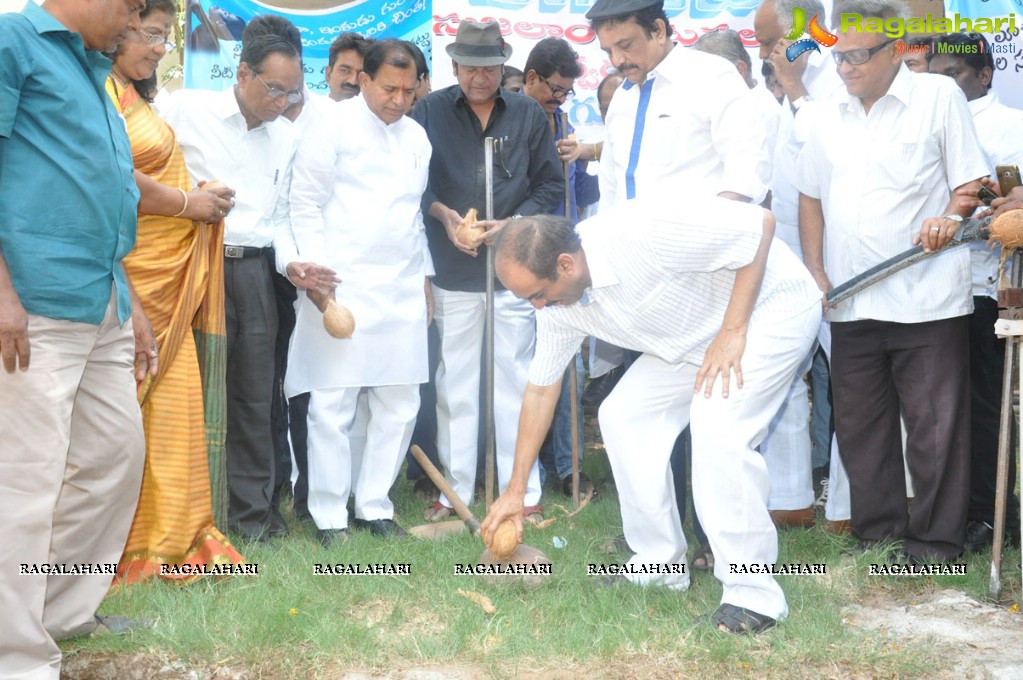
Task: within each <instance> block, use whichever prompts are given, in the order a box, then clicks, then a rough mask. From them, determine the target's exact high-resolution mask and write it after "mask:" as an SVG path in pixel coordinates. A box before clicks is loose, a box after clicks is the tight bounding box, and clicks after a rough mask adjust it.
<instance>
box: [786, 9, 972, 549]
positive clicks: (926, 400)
mask: <svg viewBox="0 0 1023 680" xmlns="http://www.w3.org/2000/svg"><path fill="white" fill-rule="evenodd" d="M853 13H855V14H860V15H862V16H863V17H864V20H866V19H867V18H870V17H873V18H877V19H884V20H887V19H895V18H904V17H906V16H907V14H906V8H905V5H904V4H903V3H901V2H899V1H898V0H845V1H840V2H837V3H836V4H835V8H834V11H833V15H832V17H833V25H840V24H841V17H842V15H843V14H853ZM894 42H895V41H894V40H892V39H890V38H888V37H886V36H884V35H880V34H877V33H866V32H859V31H856V30H849V31H839V32H838V43H837V44H836V45H835V47H834V49H833V51H832V57H833V58H834V60H835V63H836V65H837V69H838V75H839V77H840V78H841V79H842V81H843V82H844V84H845V88H846V92H847V94H846V95H845V96H844V97H842V98H841V99H840V100H839V103H838V104H837V106H836V107H835V108H834V110H833V112H832V115H831V116H829V117H828V119H827V120H825V121H823V122H822V124H821V125H819V126H817V127H816V128H815V129H814V131H813V133H812V135H811V137H810V139H809V141H808V142H807V144H806V146H805V147H804V149H803V152H802V154H801V156H800V159H799V174H798V177H797V186H798V188H799V190H800V192H801V196H800V205H799V214H800V238H801V242H802V248H803V256H804V261H805V263H806V265H807V267H808V268H809V269H810V272H811V273H812V274H813V275H814V278H816V280H817V283H818V286H819V287H820V289H821V290H822V291H823V292H825V293H826V292H827V291H828V290H829V289H830V288H831V287H832V282H835V283H840V282H842V281H845V280H847V279H849V278H851V277H853V276H855V275H856V274H859V273H860V272H862V271H863V270H865V269H868V268H869V267H872V266H874V265H876V264H877V263H878V262H880V261H882V260H884V259H886V258H888V257H890V256H893V255H895V254H897V253H899V252H901V251H903V250H905V249H907V248H909V247H911V246H913V245H916V244H922V245H923V247H924V249H925V250H926V251H935V250H937V249H939V248H941V247H942V246H944V245H945V244H946V243H948V242H949V241H950V240H951V239H952V237H953V235H954V234H955V232H956V230H957V229H958V228H959V226H960V223H961V221H962V218H963V217H964V216H965V214H967V212H968V209H967V208H962V207H960V206H959V204H958V201H957V200H955V199H954V197H953V192H954V191H955V190H956V189H957V188H962V189H968V188H972V189H973V191H974V192H975V191H976V189H977V188H979V186H980V182H979V178H980V177H983V176H984V175H986V174H987V173H988V167H987V163H986V161H985V160H984V156H983V153H982V152H981V151H980V143H979V141H978V139H977V133H976V131H975V129H974V126H973V122H972V120H971V116H970V112H969V109H968V108H967V105H966V98H965V97H964V96H963V93H962V92H961V91H960V90H959V88H958V87H956V85H955V83H954V82H952V80H951V79H949V78H943V77H940V76H936V75H933V74H926V73H922V74H914V73H911V72H910V71H909V70H908V69H907V68H906V66H905V65H904V64H903V61H902V56H901V54H899V52H898V50H896V49H895V45H894ZM970 280H971V277H970V256H969V251H968V250H967V249H965V248H958V249H955V250H952V251H949V252H946V253H943V254H941V255H939V256H937V257H933V258H930V259H928V260H925V261H923V262H920V263H918V264H916V265H914V266H912V267H909V268H907V269H904V270H903V271H901V272H899V273H897V274H895V275H893V276H891V277H890V278H888V279H886V280H885V281H882V282H881V283H879V284H877V285H876V286H873V287H872V288H869V289H867V290H865V291H863V292H862V293H860V294H859V295H857V296H855V297H853V298H851V299H849V300H847V301H844V302H842V303H841V304H840V305H838V306H836V307H834V308H831V309H828V310H827V313H828V317H829V319H830V320H831V322H832V323H831V329H832V362H833V363H832V376H831V386H832V395H833V398H834V416H835V431H836V434H837V436H838V443H839V446H840V447H841V451H842V458H843V462H844V463H845V467H846V471H847V472H848V476H849V486H850V499H851V509H852V520H851V521H852V529H853V531H854V532H855V533H856V534H857V535H858V536H859V537H860V539H861V540H862V541H863V542H864V544H865V545H866V546H870V545H873V544H877V543H880V542H884V541H896V542H900V543H901V550H902V553H901V559H904V560H907V561H922V562H937V561H947V560H951V559H955V558H956V557H957V556H958V555H959V554H960V553H961V552H962V550H963V540H964V537H965V532H966V511H967V506H968V503H969V466H970V410H969V409H970V403H969V370H968V357H969V336H968V323H967V319H968V315H969V314H970V312H971V311H972V310H973V300H972V297H971V294H970ZM900 414H901V415H902V417H903V418H904V419H905V423H906V429H907V432H908V437H907V442H906V459H907V462H908V465H909V470H910V474H911V478H912V483H913V489H914V491H915V501H914V504H913V508H912V513H910V512H909V508H908V507H907V503H906V483H905V476H904V474H903V456H902V435H901V431H900V425H899V420H900Z"/></svg>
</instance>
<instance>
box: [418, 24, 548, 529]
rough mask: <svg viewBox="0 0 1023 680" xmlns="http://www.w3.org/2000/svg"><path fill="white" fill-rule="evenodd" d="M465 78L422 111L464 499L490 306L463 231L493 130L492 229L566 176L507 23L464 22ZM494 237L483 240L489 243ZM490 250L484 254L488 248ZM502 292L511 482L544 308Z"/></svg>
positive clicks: (452, 425) (503, 479)
mask: <svg viewBox="0 0 1023 680" xmlns="http://www.w3.org/2000/svg"><path fill="white" fill-rule="evenodd" d="M447 52H448V54H449V55H450V56H451V59H452V63H453V67H454V72H455V77H456V78H457V79H458V83H457V84H456V85H452V86H450V87H447V88H444V89H442V90H437V91H435V92H432V93H430V94H429V95H427V96H426V98H425V99H423V100H422V101H420V102H419V103H418V104H417V105H416V108H415V110H414V111H413V112H412V117H413V118H414V119H415V120H416V121H418V122H419V123H420V124H421V125H422V126H423V127H424V128H426V133H427V136H428V137H429V138H430V143H431V144H432V145H433V150H434V151H433V157H432V159H431V161H430V184H429V187H428V188H427V190H426V193H425V194H424V196H423V214H424V219H425V222H426V235H427V238H428V240H429V244H430V252H431V254H432V256H433V262H434V268H435V269H436V276H435V277H434V279H433V290H434V297H435V300H436V308H435V313H434V319H435V320H436V322H437V330H438V333H439V336H440V364H439V366H438V368H437V373H436V386H437V430H438V432H437V447H438V450H439V453H440V460H441V463H442V465H443V467H444V468H445V469H446V474H447V476H448V481H449V482H450V483H451V486H452V487H453V489H454V491H455V492H456V493H457V494H458V496H459V498H461V500H462V501H463V502H466V503H468V502H469V501H471V500H472V494H473V490H474V483H475V479H476V461H477V447H478V434H479V422H480V417H479V416H480V408H479V384H480V355H481V349H482V343H483V327H484V318H485V317H486V295H485V291H486V258H485V257H482V256H479V255H481V253H480V252H479V250H478V249H477V248H476V247H473V246H472V244H468V243H465V242H463V241H461V240H460V239H459V237H458V236H457V235H456V230H457V228H458V226H459V225H460V224H461V223H462V220H463V217H464V215H465V214H466V212H467V211H468V210H469V209H470V208H475V209H477V210H478V211H479V212H480V213H482V212H483V210H484V207H485V201H486V196H485V193H486V187H485V181H484V174H485V167H484V164H483V158H484V156H483V152H484V148H483V146H484V144H483V140H484V138H486V137H493V138H495V140H496V149H495V152H494V168H493V175H494V203H493V208H494V218H495V220H496V221H494V222H486V221H484V222H483V223H482V224H483V226H484V227H486V228H487V229H488V230H490V235H493V234H495V233H496V231H497V230H498V229H499V228H500V227H501V226H503V225H504V224H505V223H506V222H507V220H508V219H510V218H513V217H519V216H522V215H536V214H540V213H546V212H552V211H553V210H554V209H555V208H556V206H557V205H558V201H559V200H560V199H561V196H562V191H563V186H564V176H563V174H562V171H561V163H560V161H559V159H558V156H557V152H556V149H555V146H554V141H553V138H552V137H551V133H550V128H549V127H548V125H547V116H546V114H545V113H544V110H543V108H541V107H540V105H539V104H537V103H536V102H535V101H534V100H533V99H532V98H530V97H520V96H518V95H515V96H512V94H511V93H509V92H508V91H506V90H501V89H500V82H501V73H502V71H503V67H504V64H505V62H507V61H508V59H509V58H510V57H511V54H512V48H511V46H510V45H508V44H507V43H505V41H504V39H503V38H502V37H501V31H500V28H499V26H498V24H497V22H493V21H491V22H486V23H477V22H474V21H463V22H461V23H460V24H459V26H458V34H457V36H456V37H455V41H454V43H452V44H451V45H448V46H447ZM485 247H488V246H485V245H483V246H480V248H485ZM478 256H479V257H478ZM498 288H499V289H498V290H497V292H496V293H495V296H494V317H495V319H494V344H495V350H494V355H495V366H494V376H495V386H494V424H495V440H496V442H495V443H496V450H497V468H498V480H499V485H500V487H501V488H502V489H503V488H504V487H505V486H506V485H507V483H508V479H509V477H510V475H511V465H512V459H513V457H514V449H515V437H516V431H517V428H518V420H519V407H520V405H521V403H522V395H523V393H524V391H525V388H526V379H527V371H528V368H529V361H530V358H531V357H532V355H533V342H534V335H535V330H534V329H535V321H534V314H533V308H532V307H531V306H530V305H529V304H528V303H526V302H525V301H522V300H517V299H516V298H515V296H514V295H512V294H511V293H509V292H508V291H506V290H504V289H503V288H502V287H500V286H499V285H498ZM525 506H526V508H525V513H524V514H525V515H526V516H527V517H529V516H533V518H534V519H535V518H536V517H537V516H539V515H540V513H541V508H540V475H539V471H538V469H537V466H536V465H534V466H533V469H532V471H531V472H530V475H529V483H528V491H527V493H526V494H525ZM451 512H452V510H451V507H450V502H449V501H448V499H446V498H443V497H442V498H441V500H440V501H439V502H438V503H435V504H434V505H433V506H432V507H431V508H429V509H428V510H427V513H426V515H427V519H430V520H439V519H442V518H444V517H446V516H448V515H449V514H451Z"/></svg>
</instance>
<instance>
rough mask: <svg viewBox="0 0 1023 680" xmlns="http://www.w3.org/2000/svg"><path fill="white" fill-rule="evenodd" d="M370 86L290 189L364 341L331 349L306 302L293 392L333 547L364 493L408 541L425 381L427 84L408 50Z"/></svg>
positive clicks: (302, 230)
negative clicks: (409, 470) (397, 489)
mask: <svg viewBox="0 0 1023 680" xmlns="http://www.w3.org/2000/svg"><path fill="white" fill-rule="evenodd" d="M360 79H361V81H362V83H361V85H362V94H360V95H359V96H358V97H355V98H352V99H349V100H346V101H344V102H340V103H338V104H337V105H336V106H335V107H334V112H333V114H332V115H331V116H324V117H320V118H316V119H314V120H312V121H310V125H309V127H308V129H307V130H306V131H305V133H304V134H303V138H302V140H301V141H300V143H299V150H298V153H297V155H296V160H295V168H294V178H293V181H292V186H291V206H292V207H291V209H292V229H293V230H294V235H295V242H296V245H297V248H298V256H299V257H300V258H301V259H303V260H312V261H315V262H317V263H320V264H323V265H326V266H329V267H330V268H331V269H333V270H334V271H336V272H337V275H338V277H339V278H340V279H341V283H340V284H338V287H337V290H336V292H335V296H336V299H337V302H338V303H339V304H341V305H343V306H345V307H348V308H349V309H350V310H351V312H352V314H353V316H354V317H355V323H356V327H355V333H354V335H353V336H352V338H350V339H337V338H333V337H331V336H330V335H328V334H327V332H326V330H324V328H323V323H322V320H323V314H322V313H321V311H320V309H318V306H322V304H323V302H324V301H323V300H322V299H318V300H317V301H316V303H314V301H313V299H312V297H316V296H315V295H314V296H310V295H307V294H300V295H299V299H298V302H297V306H298V313H297V317H298V318H297V321H296V325H295V333H294V335H293V337H292V341H291V347H290V350H289V354H288V374H287V378H286V381H285V393H286V394H287V395H288V396H291V395H294V394H299V393H302V392H310V394H311V396H310V402H309V420H308V425H309V436H308V444H309V512H310V514H312V517H313V520H314V521H315V523H316V526H317V528H318V529H319V530H320V532H321V533H320V538H321V540H322V541H324V542H326V543H329V542H331V541H333V540H336V539H338V538H343V536H344V535H343V534H342V533H341V530H343V529H346V528H347V527H348V524H349V522H348V511H347V508H346V504H347V502H348V497H349V495H350V494H351V493H352V492H354V494H355V517H356V520H361V521H362V522H364V523H365V524H364V526H366V528H368V529H370V530H371V531H373V533H374V534H375V535H379V536H391V535H401V534H403V532H402V531H401V529H400V528H399V527H397V525H395V524H394V522H393V516H394V506H393V504H392V503H391V501H390V499H389V498H388V495H387V494H388V491H389V489H390V487H391V485H392V484H393V483H394V480H395V478H396V477H397V474H398V470H399V468H400V466H401V461H402V458H403V456H404V455H405V451H406V450H407V449H408V446H409V440H410V438H411V436H412V428H413V425H414V421H415V417H416V413H417V411H418V409H419V383H422V382H425V381H426V380H427V353H426V328H427V317H428V310H427V297H428V295H429V293H428V290H429V284H428V282H427V281H426V277H428V276H432V274H433V265H432V261H431V259H430V255H429V251H428V249H427V246H426V237H425V234H424V231H423V221H422V215H421V213H420V200H421V198H422V194H423V191H424V190H425V188H426V182H427V172H428V169H429V164H430V155H431V148H430V143H429V141H428V140H427V137H426V133H425V131H424V130H423V129H422V127H420V126H419V124H418V123H416V122H415V121H413V120H411V119H410V118H406V117H405V113H406V112H407V110H408V108H409V107H410V106H411V104H412V95H413V93H414V91H415V87H416V85H417V84H418V78H417V74H416V69H415V60H414V57H413V56H412V55H411V53H410V52H409V50H408V48H407V47H405V46H404V45H402V44H401V43H400V42H396V41H383V42H381V43H377V44H376V45H374V47H373V48H372V49H371V51H370V53H369V54H367V56H366V63H365V68H364V71H363V74H362V75H361V76H360ZM424 285H425V286H426V290H427V294H426V295H424ZM362 393H365V394H366V399H365V408H366V409H368V414H367V415H368V418H367V429H366V438H365V445H364V447H365V450H364V451H359V450H358V449H359V448H360V447H359V446H358V445H353V444H354V441H353V439H352V437H351V435H352V430H353V424H354V423H355V421H356V411H357V405H358V403H359V401H360V400H359V396H360V394H362ZM360 461H361V465H360ZM353 524H354V523H353Z"/></svg>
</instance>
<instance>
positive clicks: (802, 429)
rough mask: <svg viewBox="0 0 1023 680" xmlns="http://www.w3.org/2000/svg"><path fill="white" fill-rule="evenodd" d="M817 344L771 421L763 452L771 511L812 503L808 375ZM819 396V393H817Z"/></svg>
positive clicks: (761, 451) (768, 502)
mask: <svg viewBox="0 0 1023 680" xmlns="http://www.w3.org/2000/svg"><path fill="white" fill-rule="evenodd" d="M816 349H817V345H816V343H814V345H813V346H812V347H811V348H810V352H809V353H808V354H807V355H806V357H805V358H804V359H803V361H802V363H800V364H799V368H798V369H797V370H796V377H795V379H793V381H792V384H791V385H789V391H788V394H787V395H786V396H785V402H784V403H783V404H782V405H781V408H780V409H779V410H778V413H776V414H775V416H774V419H773V420H772V421H771V427H770V430H768V433H767V438H766V439H764V441H763V442H761V444H760V453H761V455H763V456H764V460H765V461H766V462H767V472H768V474H769V475H770V478H771V493H770V495H769V496H768V499H767V508H768V509H769V510H802V509H803V508H808V507H810V506H811V505H813V500H814V495H813V493H814V488H813V469H812V463H811V461H810V456H811V446H810V396H809V389H808V388H807V385H806V374H807V373H808V372H809V371H810V367H811V366H812V365H813V355H814V352H815V351H816ZM814 396H815V397H819V395H814Z"/></svg>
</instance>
